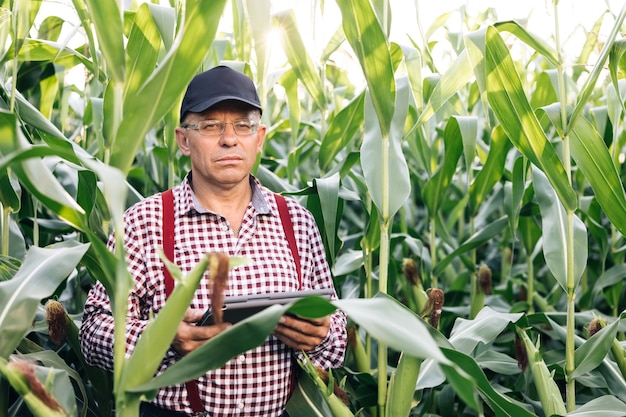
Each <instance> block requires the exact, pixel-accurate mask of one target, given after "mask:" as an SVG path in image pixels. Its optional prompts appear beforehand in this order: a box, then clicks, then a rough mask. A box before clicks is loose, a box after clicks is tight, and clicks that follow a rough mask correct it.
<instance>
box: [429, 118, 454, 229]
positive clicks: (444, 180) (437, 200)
mask: <svg viewBox="0 0 626 417" xmlns="http://www.w3.org/2000/svg"><path fill="white" fill-rule="evenodd" d="M443 140H444V148H445V153H444V157H443V163H442V164H441V165H440V167H439V169H438V170H437V172H435V173H434V174H433V176H432V177H431V178H430V179H429V180H428V182H426V185H424V191H423V192H422V194H423V197H424V201H425V202H426V206H428V212H429V213H430V216H431V217H434V216H435V215H436V214H437V212H438V211H439V207H440V206H441V204H442V202H443V201H444V200H445V197H446V190H447V189H448V186H449V185H450V183H451V182H452V177H453V176H454V173H455V172H456V167H457V164H458V162H459V158H460V157H461V154H462V153H463V139H462V137H461V124H460V122H459V120H458V119H457V117H450V118H449V119H448V123H447V124H446V130H445V131H444V134H443Z"/></svg>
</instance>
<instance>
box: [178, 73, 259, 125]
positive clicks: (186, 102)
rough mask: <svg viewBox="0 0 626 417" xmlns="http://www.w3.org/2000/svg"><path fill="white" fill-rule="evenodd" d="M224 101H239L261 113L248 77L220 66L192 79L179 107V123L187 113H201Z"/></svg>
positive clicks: (252, 85) (257, 96)
mask: <svg viewBox="0 0 626 417" xmlns="http://www.w3.org/2000/svg"><path fill="white" fill-rule="evenodd" d="M224 100H237V101H241V102H243V103H247V104H249V105H251V106H253V107H256V108H257V109H259V110H260V111H263V109H262V108H261V102H260V100H259V95H258V94H257V91H256V87H255V85H254V82H253V81H252V80H251V79H250V77H248V76H247V75H245V74H243V73H241V72H239V71H236V70H234V69H232V68H230V67H227V66H225V65H220V66H217V67H213V68H211V69H210V70H207V71H204V72H201V73H200V74H198V75H196V76H195V77H193V79H192V80H191V82H190V83H189V86H187V91H186V92H185V96H184V97H183V103H182V104H181V106H180V121H181V122H182V121H183V118H184V117H185V114H186V113H187V112H193V113H201V112H203V111H205V110H206V109H208V108H209V107H211V106H213V105H215V104H217V103H219V102H221V101H224Z"/></svg>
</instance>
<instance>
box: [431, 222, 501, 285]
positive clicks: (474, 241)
mask: <svg viewBox="0 0 626 417" xmlns="http://www.w3.org/2000/svg"><path fill="white" fill-rule="evenodd" d="M507 223H508V219H507V218H506V216H504V217H500V218H499V219H497V220H496V221H493V222H491V223H489V224H488V225H487V226H485V227H484V228H482V229H481V230H479V231H477V232H476V233H474V234H473V235H472V236H470V237H469V238H468V239H467V240H466V241H464V242H463V243H462V244H461V245H459V247H457V248H456V249H455V250H454V251H452V252H450V254H449V255H447V256H446V257H445V258H443V259H441V260H440V261H439V262H437V265H435V266H434V268H433V272H432V273H433V275H437V276H439V274H441V273H442V272H443V271H444V269H445V268H446V267H447V266H448V265H449V264H450V262H452V261H453V260H454V258H456V257H457V256H459V255H460V254H462V253H465V252H467V251H468V250H472V249H474V248H476V247H478V246H479V245H481V244H483V243H485V242H486V241H488V240H490V239H492V238H493V237H494V236H496V235H497V234H498V233H500V232H501V231H502V229H504V228H505V227H506V226H507Z"/></svg>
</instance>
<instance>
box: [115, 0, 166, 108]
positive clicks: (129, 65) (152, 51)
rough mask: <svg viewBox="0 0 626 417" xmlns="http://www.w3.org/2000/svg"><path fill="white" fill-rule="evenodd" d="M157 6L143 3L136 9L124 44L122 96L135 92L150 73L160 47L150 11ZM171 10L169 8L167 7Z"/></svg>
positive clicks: (158, 33)
mask: <svg viewBox="0 0 626 417" xmlns="http://www.w3.org/2000/svg"><path fill="white" fill-rule="evenodd" d="M155 7H158V6H155V5H153V6H152V7H150V6H149V5H148V4H147V3H143V4H142V5H140V6H139V8H138V9H137V13H136V14H135V19H134V21H133V27H132V29H131V31H130V35H129V37H128V43H127V46H126V82H125V83H124V97H126V96H128V95H129V94H130V95H132V94H135V93H136V92H137V90H138V89H139V88H140V87H141V86H142V85H143V84H144V83H145V82H146V80H147V79H148V78H149V77H150V76H151V75H152V72H153V71H154V67H155V65H156V63H157V58H158V56H159V50H160V48H161V37H160V32H159V30H158V28H157V26H156V23H155V21H154V19H153V17H152V14H151V12H152V11H153V10H155V9H154V8H155ZM168 9H169V10H171V8H168Z"/></svg>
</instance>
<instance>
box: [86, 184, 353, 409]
mask: <svg viewBox="0 0 626 417" xmlns="http://www.w3.org/2000/svg"><path fill="white" fill-rule="evenodd" d="M250 183H251V186H252V201H251V203H250V204H249V205H248V208H247V209H246V213H245V215H244V218H243V223H242V227H241V230H240V233H239V237H235V236H234V234H233V232H232V231H231V228H230V225H229V224H228V221H227V220H226V219H225V218H224V217H222V216H220V215H218V214H215V213H212V212H210V211H208V210H206V209H204V208H202V207H201V206H200V204H199V203H198V201H197V199H196V197H195V196H194V194H193V191H192V190H191V187H190V184H189V179H188V178H186V179H185V180H184V181H183V182H182V183H181V184H179V185H178V186H176V187H174V189H173V192H174V217H175V226H174V227H175V229H174V232H175V241H174V256H175V262H176V263H177V264H178V265H179V267H180V268H181V269H182V271H183V273H188V272H189V271H190V270H191V269H192V268H193V267H194V266H195V265H196V264H197V263H198V262H199V261H200V258H201V257H202V256H203V254H205V253H207V252H225V253H227V254H228V255H229V256H243V257H247V258H251V259H252V260H253V262H252V263H251V264H248V265H244V266H240V267H237V268H233V269H231V270H230V271H229V286H228V289H227V292H226V295H249V294H257V293H268V292H283V291H295V290H298V289H299V288H298V287H299V280H298V275H297V272H296V267H295V263H294V261H293V257H292V255H291V251H290V248H289V243H288V242H287V239H286V237H285V234H284V232H283V228H282V224H281V221H280V217H279V215H278V208H277V206H276V203H275V200H274V198H273V195H272V192H271V191H269V190H267V189H266V188H264V187H262V186H261V185H260V184H259V183H258V181H257V180H256V179H255V178H254V177H252V176H251V180H250ZM287 204H288V207H289V212H290V215H291V219H292V223H293V229H294V234H295V237H296V242H297V245H298V252H299V255H300V258H301V259H300V262H301V270H302V285H303V288H302V289H318V288H327V287H332V286H333V281H332V278H331V275H330V270H329V267H328V264H327V262H326V258H325V254H324V248H323V245H322V241H321V237H320V233H319V230H318V228H317V225H316V223H315V220H314V218H313V216H312V215H311V213H310V212H308V211H307V210H306V209H305V208H304V207H302V206H301V205H299V204H298V203H297V202H296V201H294V200H293V199H287ZM124 221H125V225H126V230H125V236H124V245H125V249H126V257H127V263H128V269H129V271H130V273H131V274H132V276H133V278H134V280H135V285H134V288H133V289H132V291H131V294H130V296H129V300H128V319H127V326H126V350H127V355H128V356H129V355H130V354H131V353H132V352H133V349H134V347H135V345H136V343H137V340H138V338H139V336H140V335H141V332H142V330H143V329H144V327H145V326H146V324H147V322H148V319H149V317H150V315H151V314H156V313H158V312H159V310H160V309H161V308H162V307H163V304H164V303H165V300H166V295H165V285H164V282H163V274H162V269H161V268H162V262H161V260H160V258H159V255H158V253H157V248H161V247H163V242H162V240H161V229H162V207H161V199H160V196H159V195H155V196H151V197H148V198H146V199H145V200H143V201H141V202H139V203H137V204H135V205H134V206H133V207H131V208H130V209H128V210H127V212H126V213H125V218H124ZM109 247H111V248H113V243H112V240H111V239H110V240H109ZM208 282H209V280H206V279H203V280H202V281H201V284H200V286H199V288H198V290H197V291H196V294H195V296H194V298H193V300H192V302H191V307H192V308H199V309H206V308H208V307H209V305H210V301H209V300H210V289H209V286H208ZM345 326H346V317H345V315H344V314H343V313H342V312H341V311H336V312H335V313H334V314H333V315H332V316H331V325H330V331H329V333H328V336H327V337H326V339H325V340H324V341H323V342H322V343H321V344H320V345H319V346H318V347H316V348H315V349H314V350H313V351H310V352H307V355H308V356H309V358H310V359H311V360H312V362H313V363H314V364H315V365H317V366H320V367H322V368H325V369H327V368H333V367H339V366H341V365H342V363H343V358H344V352H345V345H346V330H345ZM80 338H81V346H82V351H83V354H84V356H85V359H86V360H87V362H88V363H89V364H91V365H94V366H98V367H101V368H105V369H109V370H111V369H113V356H112V352H113V317H112V313H111V306H110V303H109V298H108V296H107V294H106V291H105V289H104V287H103V286H102V284H100V283H99V282H98V283H97V284H96V285H95V286H94V287H93V289H92V290H91V291H90V293H89V296H88V298H87V302H86V305H85V313H84V317H83V323H82V326H81V331H80ZM297 354H300V353H297ZM293 355H294V352H293V350H292V349H291V348H289V347H287V346H286V345H284V344H283V343H282V342H280V341H279V340H278V339H277V338H276V337H274V336H273V335H270V336H269V337H268V339H267V340H266V341H265V343H264V344H263V345H261V346H259V347H258V348H255V349H253V350H250V351H248V352H246V353H245V354H241V355H239V356H238V357H236V358H233V359H231V360H230V361H229V362H228V363H227V364H226V365H224V367H222V368H221V369H217V370H214V371H209V372H208V373H207V374H206V375H204V376H203V377H201V378H199V379H198V388H199V391H200V396H201V398H202V400H203V402H204V405H205V409H206V411H208V412H209V414H210V415H211V416H212V417H218V416H224V417H226V416H278V415H280V414H281V413H282V412H283V410H284V407H285V404H286V402H287V400H288V395H289V392H290V388H291V382H290V381H291V377H292V373H293V372H294V369H293V360H292V358H293ZM176 359H177V355H176V353H175V352H174V351H173V350H172V349H170V351H168V353H167V355H166V357H165V358H164V360H163V362H162V363H161V366H160V369H159V370H158V372H159V373H160V372H163V371H164V370H165V369H166V368H167V367H168V366H170V365H171V364H173V363H174V362H175V361H176ZM296 366H297V365H296ZM154 402H155V404H156V405H158V406H159V407H162V408H166V409H170V410H177V411H182V412H186V413H191V412H192V409H191V407H190V402H189V399H188V398H187V393H186V389H185V386H184V384H181V385H176V386H171V387H167V388H162V389H161V390H159V392H158V395H157V397H156V399H155V401H154Z"/></svg>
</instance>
